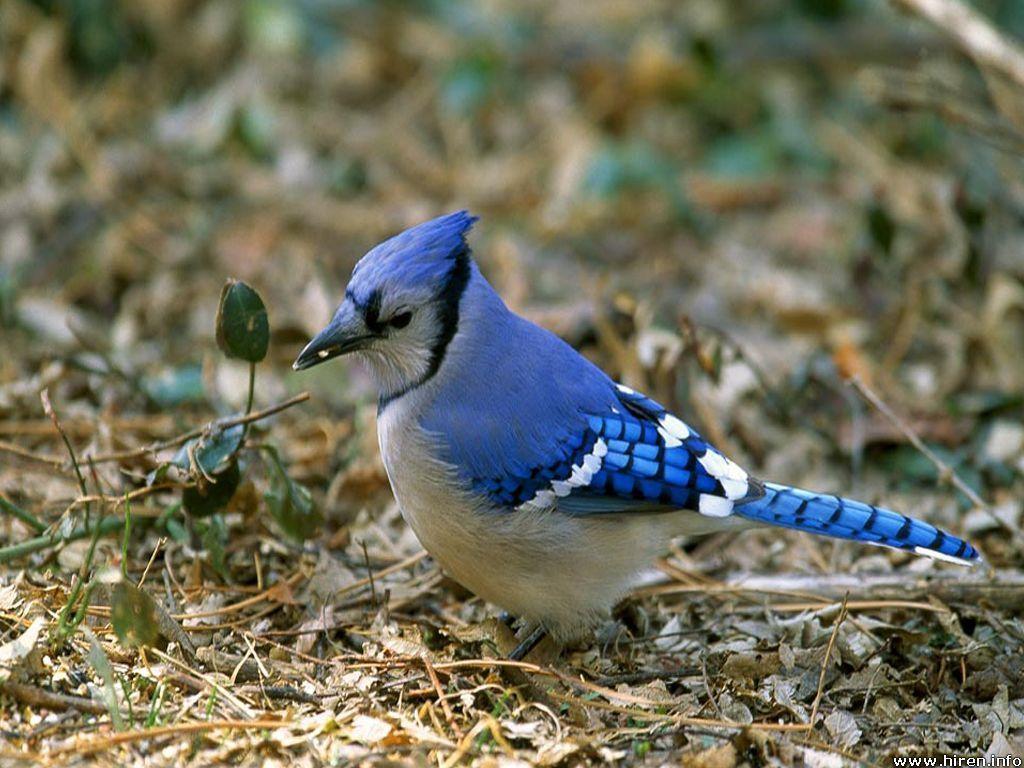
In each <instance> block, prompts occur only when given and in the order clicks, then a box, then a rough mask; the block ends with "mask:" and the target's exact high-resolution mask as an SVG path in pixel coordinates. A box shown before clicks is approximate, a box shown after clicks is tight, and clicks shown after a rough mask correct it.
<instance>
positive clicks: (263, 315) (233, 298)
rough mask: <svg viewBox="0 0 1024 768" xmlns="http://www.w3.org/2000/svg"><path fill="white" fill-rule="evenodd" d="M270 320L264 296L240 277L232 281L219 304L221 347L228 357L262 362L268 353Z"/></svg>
mask: <svg viewBox="0 0 1024 768" xmlns="http://www.w3.org/2000/svg"><path fill="white" fill-rule="evenodd" d="M269 345H270V323H269V321H268V320H267V308H266V307H265V306H264V305H263V299H261V298H260V295H259V294H258V293H256V291H254V290H253V289H252V288H250V287H249V286H248V285H246V284H245V283H243V282H240V281H238V280H234V279H231V280H228V281H227V282H226V283H224V288H223V290H222V291H221V292H220V306H218V307H217V346H218V347H220V349H221V351H222V352H223V353H224V354H225V355H227V356H228V357H235V358H238V359H240V360H248V361H249V362H250V363H258V362H259V361H260V360H262V359H263V358H264V357H266V356H267V347H268V346H269Z"/></svg>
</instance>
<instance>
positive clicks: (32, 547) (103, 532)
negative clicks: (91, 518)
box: [0, 517, 124, 565]
mask: <svg viewBox="0 0 1024 768" xmlns="http://www.w3.org/2000/svg"><path fill="white" fill-rule="evenodd" d="M123 527H124V518H123V517H105V518H103V519H102V520H100V521H99V522H98V523H97V524H96V525H95V526H82V527H81V528H76V529H75V530H73V531H72V532H71V533H69V534H68V535H66V536H61V535H60V534H58V533H51V534H48V535H46V536H38V537H36V538H34V539H28V540H27V541H23V542H21V543H20V544H13V545H11V546H9V547H2V548H0V565H2V564H3V563H7V562H10V561H11V560H15V559H16V558H19V557H24V556H25V555H31V554H32V553H33V552H39V551H40V550H43V549H49V548H50V547H55V546H57V545H58V544H66V543H67V542H70V541H78V540H79V539H87V538H89V537H90V536H94V535H95V536H108V535H110V534H111V533H116V532H117V531H119V530H121V528H123Z"/></svg>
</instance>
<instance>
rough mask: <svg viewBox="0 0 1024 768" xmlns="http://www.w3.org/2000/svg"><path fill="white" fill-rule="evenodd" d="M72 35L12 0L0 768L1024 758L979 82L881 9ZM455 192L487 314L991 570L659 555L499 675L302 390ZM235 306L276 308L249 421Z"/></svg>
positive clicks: (332, 375)
mask: <svg viewBox="0 0 1024 768" xmlns="http://www.w3.org/2000/svg"><path fill="white" fill-rule="evenodd" d="M905 5H908V6H915V5H917V4H916V3H909V2H908V3H905ZM51 6H52V7H51ZM72 6H73V7H74V8H78V11H76V12H70V11H67V10H66V9H65V6H63V5H60V4H50V3H45V2H29V1H28V0H7V1H6V2H4V3H3V4H0V765H16V764H19V763H21V762H23V761H41V762H43V763H59V764H62V765H68V766H70V765H79V764H84V763H91V762H98V763H100V764H109V765H147V766H162V765H168V766H169V765H181V764H189V765H213V764H219V763H227V762H231V763H243V764H254V765H256V764H258V765H289V766H294V767H295V768H298V767H299V766H319V765H348V764H364V765H394V764H410V765H442V766H453V765H455V764H457V763H465V764H475V765H500V766H513V765H520V764H538V765H549V766H555V765H580V764H606V763H609V764H617V765H660V764H676V763H679V762H682V761H685V762H687V763H688V764H693V765H700V766H708V767H716V768H717V767H719V766H721V767H722V768H728V767H730V766H734V765H752V766H757V765H789V764H793V763H799V762H802V763H803V764H805V765H810V766H835V765H843V764H863V763H867V764H882V765H891V764H892V762H891V761H892V758H893V757H898V756H906V755H925V754H927V755H933V754H939V753H946V754H956V755H962V756H980V755H983V754H999V755H1005V754H1017V755H1021V754H1022V752H1024V618H1022V617H1024V544H1022V533H1021V525H1022V514H1024V510H1022V501H1021V500H1022V498H1024V182H1022V179H1024V173H1022V171H1024V161H1022V159H1024V97H1022V95H1021V94H1022V93H1024V83H1015V81H1014V79H1013V76H1012V73H1011V74H1009V75H1008V74H1007V73H1006V72H1000V71H997V70H998V67H995V68H993V66H994V65H992V62H991V61H981V64H980V65H979V63H978V61H977V60H972V58H971V57H969V56H967V55H965V53H964V46H965V45H967V44H965V43H963V41H960V42H958V41H957V40H958V39H957V37H956V35H952V34H950V32H951V30H943V29H941V28H937V27H933V26H931V25H930V24H928V23H926V22H925V21H923V20H920V19H918V18H915V17H914V16H912V15H902V14H900V13H898V12H896V11H894V10H893V9H892V8H890V7H889V6H887V5H886V4H885V3H881V2H879V3H854V2H848V3H846V2H810V1H808V2H802V3H784V2H781V0H780V2H767V3H753V4H746V3H722V4H718V3H705V2H702V0H701V1H698V0H690V1H689V2H681V3H668V2H665V3H660V2H656V3H650V4H634V3H626V2H616V1H614V0H601V2H595V3H588V4H585V5H582V4H580V5H577V4H571V3H553V4H551V3H513V2H492V3H486V4H480V5H476V4H472V5H471V4H465V5H463V4H458V3H424V4H414V3H409V4H376V3H370V2H361V1H360V0H352V1H351V2H347V3H331V2H306V3H296V4H291V3H283V2H274V1H272V0H260V1H259V2H248V3H230V2H218V1H217V0H212V1H210V2H195V1H191V0H190V1H189V2H186V1H185V0H174V1H173V2H160V3H156V2H151V3H138V4H127V3H116V2H97V3H92V4H90V3H80V4H69V5H68V6H67V8H71V7H72ZM641 6H643V7H641ZM747 6H750V7H747ZM979 7H981V8H982V10H984V11H985V12H986V13H987V14H989V18H990V20H991V21H992V23H993V24H994V25H995V26H996V27H997V28H999V29H1000V30H1001V31H1002V34H1004V35H1005V36H1006V40H1008V41H1012V40H1014V39H1016V40H1018V41H1019V40H1020V38H1021V36H1022V35H1024V13H1022V12H1021V11H1020V10H1019V8H1020V4H1019V3H1016V2H1011V1H1009V0H1008V1H1007V2H1004V3H1000V2H988V3H979ZM965 29H967V28H965ZM1008 45H1011V46H1013V45H1014V44H1013V43H1012V42H1010V43H1008ZM1016 45H1017V46H1018V47H1019V45H1020V43H1019V42H1018V43H1016ZM968 47H969V45H968ZM1014 50H1016V49H1014ZM1012 52H1013V51H1011V53H1012ZM1007 61H1012V57H1011V59H1008V60H1007ZM979 66H981V67H983V68H979ZM463 207H467V208H470V209H471V210H472V211H473V212H474V213H476V214H478V215H480V216H481V220H480V221H479V222H478V224H477V225H476V227H475V229H474V231H473V233H472V234H471V236H470V242H471V244H472V246H473V249H474V253H475V255H476V257H477V259H478V261H479V262H480V264H481V268H482V269H483V270H484V272H485V274H487V275H488V277H489V278H490V279H491V281H492V282H493V283H494V285H495V286H496V287H497V288H498V289H499V291H500V292H501V293H502V295H503V296H504V297H505V298H506V300H507V301H508V303H509V304H510V306H512V307H513V308H514V309H516V310H517V311H519V312H521V313H523V314H525V315H526V316H528V317H530V318H531V319H533V320H535V321H536V322H538V323H540V324H542V325H544V326H546V327H548V328H550V329H552V330H554V331H555V332H556V333H558V334H560V335H561V336H562V337H563V338H565V339H566V340H568V341H569V342H570V343H572V344H573V345H574V346H576V347H577V348H578V349H580V350H581V351H582V352H583V353H584V354H586V355H587V356H589V357H590V358H591V359H593V360H594V361H595V362H597V363H598V364H599V365H601V366H602V367H603V368H604V369H605V370H607V371H608V372H609V374H611V375H612V376H614V377H615V378H617V379H618V380H620V381H623V382H624V383H626V384H629V385H630V386H633V387H634V388H636V389H638V390H642V391H644V392H646V393H648V394H649V395H651V396H652V397H655V398H657V399H659V400H660V401H661V402H663V403H665V404H666V405H669V406H670V407H671V408H672V409H673V410H674V411H675V412H676V413H678V414H679V415H680V416H682V417H684V418H685V419H686V420H687V421H689V422H690V423H692V424H693V425H694V426H695V427H696V428H697V429H699V430H700V431H701V432H702V433H703V434H704V435H705V436H707V437H708V438H709V439H710V440H711V441H712V442H713V443H715V444H716V445H717V446H718V447H719V448H720V449H722V450H723V452H725V453H727V454H728V455H730V456H731V457H732V458H734V459H735V460H736V461H737V462H738V463H740V464H741V465H743V466H745V467H746V468H747V469H749V470H750V471H751V472H752V473H753V474H755V475H757V476H759V477H765V478H770V479H772V480H777V481H780V482H787V483H792V484H794V485H799V486H801V487H806V488H814V489H817V490H822V491H829V492H842V493H844V494H845V495H849V496H854V497H857V498H861V499H864V500H866V501H870V502H876V503H881V504H884V505H885V506H888V507H891V508H894V509H898V510H901V511H904V512H907V513H910V514H913V515H914V516H916V517H920V518H923V519H926V520H928V521H930V522H933V523H935V524H936V525H940V526H942V527H944V528H946V529H947V530H950V531H952V532H954V533H956V534H957V535H962V536H964V537H966V538H968V539H969V540H970V541H971V542H972V543H974V544H975V545H976V546H977V547H978V549H979V550H980V551H981V552H982V553H983V554H984V556H985V559H986V566H985V567H981V568H977V569H972V570H964V569H960V568H957V567H955V566H952V565H948V564H943V563H937V562H934V561H931V560H927V559H922V558H915V557H912V556H909V555H907V554H905V553H896V552H889V551H881V550H879V549H875V548H871V547H862V546H856V545H852V544H849V543H841V542H836V541H833V540H825V539H821V538H817V537H810V536H805V535H800V534H796V533H791V532H788V531H782V530H775V529H773V530H756V531H748V532H743V533H729V534H720V535H717V536H713V537H711V538H706V539H702V540H693V541H678V542H674V543H673V544H672V546H671V547H670V548H667V551H666V557H665V559H664V560H663V561H662V562H660V563H659V564H657V567H655V568H653V569H652V571H651V573H650V574H649V578H647V579H646V581H645V584H644V586H643V587H642V588H640V589H639V590H638V591H637V593H636V594H635V595H633V596H631V597H630V598H629V599H628V600H626V601H625V602H624V603H623V604H622V605H621V606H620V607H619V608H618V609H617V610H616V611H615V613H614V615H613V616H611V617H610V618H609V619H608V621H607V622H606V623H605V624H604V625H603V626H602V627H601V628H600V629H599V631H598V632H597V635H596V637H595V639H594V640H593V641H592V642H588V643H585V644H582V645H580V646H579V647H574V648H567V649H563V650H562V651H561V653H559V652H558V649H554V648H551V647H550V646H548V645H546V644H545V645H542V646H541V647H540V648H539V649H538V651H537V653H536V654H535V655H533V656H531V657H529V659H528V660H527V661H526V662H522V663H516V662H510V661H507V660H504V659H505V658H506V654H507V652H508V650H509V648H510V647H511V644H512V638H511V636H510V633H509V632H508V630H507V628H506V627H505V626H504V625H503V624H502V623H501V622H499V621H497V620H496V619H495V618H494V615H495V612H494V609H493V608H492V607H490V606H487V605H485V604H483V603H482V602H481V601H480V600H479V599H477V598H475V597H474V596H473V595H471V594H469V593H467V592H466V591H465V590H464V589H462V588H461V587H459V585H457V584H455V583H453V582H452V581H451V580H449V579H447V578H446V577H445V575H444V574H443V573H442V572H441V571H440V570H439V569H438V567H437V565H436V564H435V563H433V562H432V560H431V559H430V558H429V556H426V554H425V553H424V552H423V551H422V549H421V547H420V545H419V543H418V542H417V540H416V538H415V536H414V535H413V534H412V532H411V530H410V529H409V528H408V526H407V525H406V524H405V523H404V521H403V520H402V517H401V515H400V513H399V510H398V509H397V507H396V505H395V502H394V500H393V498H392V496H391V493H390V490H389V487H388V483H387V478H386V476H385V473H384V470H383V467H382V464H381V461H380V458H379V455H378V449H377V439H376V433H375V426H374V418H375V396H374V393H373V391H372V387H371V385H370V382H369V380H368V378H367V376H366V374H365V371H362V370H361V369H360V368H359V367H358V366H357V365H353V364H351V363H349V362H336V363H332V364H330V365H325V366H321V367H318V368H316V369H314V370H313V371H310V372H308V373H295V372H293V371H292V370H291V362H292V360H293V359H294V358H295V356H296V354H297V353H298V351H299V350H300V349H301V347H302V345H303V344H304V342H305V341H306V340H307V339H308V338H309V337H310V336H311V335H312V334H313V333H315V332H316V331H317V330H318V329H319V328H320V327H321V326H322V325H323V324H324V323H325V321H326V320H327V319H328V318H329V317H330V314H331V312H332V311H333V308H334V306H335V305H336V303H337V301H338V300H339V299H340V298H341V295H342V291H343V289H344V284H345V280H346V278H347V276H348V274H349V273H350V270H351V268H352V265H353V264H354V263H355V261H356V260H357V259H358V258H359V257H360V256H361V255H362V254H363V253H364V252H365V251H366V250H367V249H368V248H369V247H371V246H372V245H373V244H375V243H376V242H378V241H380V240H381V239H383V238H384V237H387V236H389V235H390V234H393V233H394V232H396V231H398V230H400V229H402V228H404V227H406V226H409V225H411V224H413V223H417V222H418V221H421V220H423V219H425V218H428V217H430V216H432V215H436V214H439V213H442V212H445V211H448V210H454V209H457V208H463ZM227 278H236V279H239V280H242V281H244V282H245V283H246V284H248V285H250V286H252V288H253V289H255V290H256V291H257V292H258V293H259V295H260V296H261V297H262V301H263V302H264V304H265V307H266V310H267V313H268V316H269V335H268V340H269V348H268V351H267V353H266V356H265V358H264V359H262V360H261V361H260V362H259V363H258V364H257V365H255V368H254V370H255V389H254V402H253V403H252V407H251V409H249V410H248V411H247V394H248V385H249V373H250V368H249V366H248V364H247V363H245V362H243V361H239V360H236V359H229V358H227V357H225V355H224V354H222V352H221V351H220V350H219V349H218V345H217V342H216V339H215V323H216V316H217V309H218V297H219V295H220V292H221V289H222V286H223V285H224V282H225V280H226V279H227ZM246 413H248V414H249V415H248V416H246ZM212 481H216V482H212Z"/></svg>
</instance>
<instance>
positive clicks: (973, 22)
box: [894, 0, 1024, 88]
mask: <svg viewBox="0 0 1024 768" xmlns="http://www.w3.org/2000/svg"><path fill="white" fill-rule="evenodd" d="M894 2H895V3H896V4H897V5H901V6H903V7H904V8H906V9H907V10H910V11H913V12H914V13H916V14H918V15H919V16H923V17H924V18H926V19H928V20H929V21H930V22H931V23H932V24H934V25H935V26H937V27H939V28H940V29H941V30H942V31H943V32H945V33H946V34H947V35H949V36H950V37H951V38H952V39H953V40H954V41H955V42H956V44H957V45H958V46H960V48H962V49H963V50H964V52H965V53H967V55H968V56H970V57H971V58H972V59H974V60H975V61H976V62H977V63H978V64H979V65H981V66H985V67H989V68H990V69H994V70H997V71H999V72H1001V73H1002V74H1004V75H1006V76H1007V77H1009V78H1010V79H1011V80H1013V81H1014V82H1015V83H1017V85H1019V86H1020V87H1022V88H1024V52H1022V51H1021V50H1020V48H1018V47H1017V46H1016V45H1014V43H1013V42H1011V41H1010V40H1009V39H1008V38H1007V37H1005V36H1004V35H1003V34H1002V33H1000V32H999V30H997V29H996V28H995V27H993V26H992V24H990V23H989V21H988V19H986V18H985V17H984V16H982V15H981V14H980V13H978V12H977V11H976V10H974V9H973V8H971V7H970V6H968V5H967V4H965V3H962V2H960V0H894Z"/></svg>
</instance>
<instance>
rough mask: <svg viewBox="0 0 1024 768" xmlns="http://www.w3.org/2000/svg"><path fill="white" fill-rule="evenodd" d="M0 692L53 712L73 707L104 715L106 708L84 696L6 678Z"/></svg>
mask: <svg viewBox="0 0 1024 768" xmlns="http://www.w3.org/2000/svg"><path fill="white" fill-rule="evenodd" d="M0 693H5V694H7V695H8V696H10V697H11V698H12V699H14V700H15V701H20V702H21V703H22V704H28V705H29V706H32V707H42V708H44V709H49V710H51V711H53V712H62V711H64V710H66V709H74V710H77V711H79V712H86V713H88V714H90V715H105V714H107V708H106V706H104V705H103V704H101V703H100V702H98V701H93V700H92V699H87V698H85V697H84V696H69V695H68V694H65V693H54V692H53V691H47V690H44V689H42V688H37V687H36V686H34V685H25V684H24V683H13V682H11V681H10V680H8V681H7V682H5V683H0Z"/></svg>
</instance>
